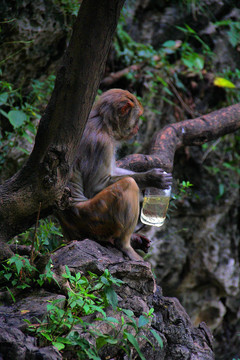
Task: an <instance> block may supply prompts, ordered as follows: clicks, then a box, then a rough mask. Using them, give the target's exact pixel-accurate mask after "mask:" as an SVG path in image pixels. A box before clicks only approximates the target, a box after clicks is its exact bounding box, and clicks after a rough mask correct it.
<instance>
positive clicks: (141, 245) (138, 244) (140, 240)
mask: <svg viewBox="0 0 240 360" xmlns="http://www.w3.org/2000/svg"><path fill="white" fill-rule="evenodd" d="M150 244H151V240H149V239H148V238H147V237H146V236H144V235H141V234H137V233H134V234H132V236H131V246H132V247H133V248H134V249H139V250H142V251H144V252H145V253H148V250H149V248H150Z"/></svg>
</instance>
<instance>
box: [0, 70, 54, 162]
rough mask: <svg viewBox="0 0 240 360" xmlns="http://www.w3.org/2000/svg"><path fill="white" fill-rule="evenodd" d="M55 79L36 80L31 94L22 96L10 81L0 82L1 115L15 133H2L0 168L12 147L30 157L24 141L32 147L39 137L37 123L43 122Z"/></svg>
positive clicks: (9, 131)
mask: <svg viewBox="0 0 240 360" xmlns="http://www.w3.org/2000/svg"><path fill="white" fill-rule="evenodd" d="M54 80H55V76H53V75H50V76H49V77H48V78H47V79H46V80H45V81H43V82H40V81H38V80H33V82H32V91H31V92H30V93H29V94H28V95H27V96H23V95H22V89H21V88H19V89H14V86H13V85H12V84H10V83H8V82H7V81H0V114H1V115H2V116H3V117H4V118H5V119H7V120H8V121H9V124H11V126H12V130H9V129H8V130H5V131H3V130H2V132H0V149H1V156H0V166H1V165H3V164H4V158H5V157H6V155H7V153H8V152H9V150H10V149H11V148H16V149H18V150H20V151H21V152H23V153H24V154H29V151H28V150H27V149H26V147H25V146H22V142H23V141H27V142H28V143H29V144H31V146H32V144H33V139H34V137H35V135H36V131H37V130H36V127H37V122H38V120H39V119H40V117H41V116H40V111H39V109H40V107H41V106H42V105H43V103H46V102H47V99H48V98H49V96H50V94H51V92H52V89H53V86H54Z"/></svg>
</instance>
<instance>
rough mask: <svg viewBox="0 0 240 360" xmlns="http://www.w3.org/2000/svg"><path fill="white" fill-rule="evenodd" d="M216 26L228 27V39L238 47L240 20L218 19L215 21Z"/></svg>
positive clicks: (239, 41)
mask: <svg viewBox="0 0 240 360" xmlns="http://www.w3.org/2000/svg"><path fill="white" fill-rule="evenodd" d="M213 25H215V26H216V27H228V28H229V30H228V31H227V35H228V40H229V42H230V43H231V45H232V46H233V47H237V45H239V43H240V21H233V20H231V19H228V20H221V21H216V22H215V23H213Z"/></svg>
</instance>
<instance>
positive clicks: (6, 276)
mask: <svg viewBox="0 0 240 360" xmlns="http://www.w3.org/2000/svg"><path fill="white" fill-rule="evenodd" d="M11 276H12V274H11V273H8V274H4V277H5V279H7V280H9V279H10V278H11Z"/></svg>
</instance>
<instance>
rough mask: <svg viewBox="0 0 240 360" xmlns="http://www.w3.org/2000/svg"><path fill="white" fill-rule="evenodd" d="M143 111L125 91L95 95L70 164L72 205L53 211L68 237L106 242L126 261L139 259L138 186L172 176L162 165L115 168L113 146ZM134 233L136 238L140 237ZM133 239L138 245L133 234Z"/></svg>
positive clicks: (132, 130) (133, 129)
mask: <svg viewBox="0 0 240 360" xmlns="http://www.w3.org/2000/svg"><path fill="white" fill-rule="evenodd" d="M142 113H143V107H142V105H141V104H140V102H139V101H138V100H137V98H136V97H135V96H134V95H132V94H131V93H130V92H128V91H125V90H121V89H112V90H109V91H106V92H105V93H103V94H102V95H101V96H100V98H99V100H98V101H97V103H96V104H95V106H94V107H93V110H92V111H91V113H90V116H89V119H88V122H87V124H86V127H85V130H84V133H83V136H82V139H81V141H80V144H79V148H78V152H77V156H76V160H75V162H74V164H73V169H72V175H71V177H70V181H69V184H68V186H69V187H70V190H71V196H72V203H71V205H72V206H71V207H70V208H68V209H66V210H64V211H61V212H59V213H58V217H59V220H60V223H61V225H62V228H63V231H64V233H65V235H66V236H67V237H68V239H70V240H74V239H75V240H76V239H83V238H87V237H88V238H90V239H93V240H96V241H100V242H102V241H107V242H110V243H112V244H114V245H115V246H117V247H118V248H119V249H121V250H122V252H123V253H125V254H126V255H127V256H128V257H129V258H130V259H131V260H142V258H141V257H140V256H139V255H138V254H137V253H136V252H135V251H134V249H133V248H132V246H131V236H132V234H133V232H134V229H135V227H136V224H137V221H138V215H139V188H140V189H141V190H142V189H144V188H146V187H151V186H153V187H157V188H160V189H164V188H167V187H168V186H169V185H170V184H171V181H172V177H171V174H164V173H163V170H161V169H152V170H149V171H146V172H142V173H134V172H133V171H130V170H125V169H121V168H117V167H116V164H115V150H116V146H117V145H118V143H119V142H120V141H123V140H128V139H130V138H132V137H133V136H134V135H135V134H136V133H137V132H138V120H139V117H140V116H141V115H142ZM139 237H140V241H141V237H142V238H144V237H143V236H141V235H139ZM145 239H146V238H145ZM133 244H135V245H136V246H135V247H136V248H141V246H138V241H137V240H136V237H135V238H134V239H133ZM143 247H144V246H143Z"/></svg>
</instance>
